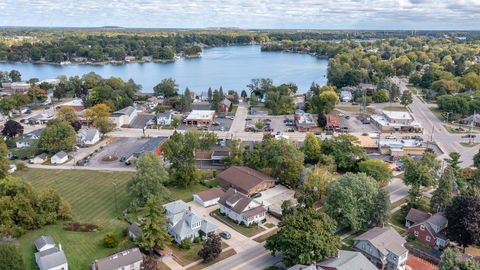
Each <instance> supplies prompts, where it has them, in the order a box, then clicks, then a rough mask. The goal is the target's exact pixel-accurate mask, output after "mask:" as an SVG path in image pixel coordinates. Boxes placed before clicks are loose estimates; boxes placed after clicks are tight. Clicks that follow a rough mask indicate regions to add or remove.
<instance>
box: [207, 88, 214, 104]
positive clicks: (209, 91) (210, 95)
mask: <svg viewBox="0 0 480 270" xmlns="http://www.w3.org/2000/svg"><path fill="white" fill-rule="evenodd" d="M207 95H208V102H212V97H213V92H212V88H211V87H209V88H208V92H207Z"/></svg>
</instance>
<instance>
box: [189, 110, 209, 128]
mask: <svg viewBox="0 0 480 270" xmlns="http://www.w3.org/2000/svg"><path fill="white" fill-rule="evenodd" d="M214 122H215V111H212V110H193V111H192V112H191V113H190V114H189V115H188V116H187V118H185V123H186V124H187V125H195V126H196V125H200V126H210V125H212V124H213V123H214Z"/></svg>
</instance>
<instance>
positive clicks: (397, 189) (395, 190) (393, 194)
mask: <svg viewBox="0 0 480 270" xmlns="http://www.w3.org/2000/svg"><path fill="white" fill-rule="evenodd" d="M409 189H410V188H409V187H408V186H407V185H405V183H403V180H402V179H400V178H395V177H394V178H392V181H390V183H389V184H388V185H387V186H385V187H384V188H383V190H384V191H385V192H387V193H388V195H389V196H390V203H395V202H397V201H399V200H401V199H403V198H405V197H406V196H408V190H409Z"/></svg>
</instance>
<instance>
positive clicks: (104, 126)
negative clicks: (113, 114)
mask: <svg viewBox="0 0 480 270" xmlns="http://www.w3.org/2000/svg"><path fill="white" fill-rule="evenodd" d="M93 125H94V126H95V127H96V128H97V129H98V131H99V132H100V133H101V134H102V136H105V134H107V133H108V132H110V131H112V130H113V129H114V128H115V124H113V123H112V122H110V120H108V118H107V117H101V118H98V119H96V120H95V121H94V122H93Z"/></svg>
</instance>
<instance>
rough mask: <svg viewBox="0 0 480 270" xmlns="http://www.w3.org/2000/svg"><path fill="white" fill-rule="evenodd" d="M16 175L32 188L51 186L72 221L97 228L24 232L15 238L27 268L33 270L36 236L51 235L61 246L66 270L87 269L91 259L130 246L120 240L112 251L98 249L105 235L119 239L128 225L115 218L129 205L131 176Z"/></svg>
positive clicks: (72, 172)
mask: <svg viewBox="0 0 480 270" xmlns="http://www.w3.org/2000/svg"><path fill="white" fill-rule="evenodd" d="M17 175H18V176H19V177H20V178H21V179H23V180H26V181H28V182H30V183H31V184H32V186H33V187H34V188H39V189H40V188H48V187H52V188H55V189H56V190H58V192H60V194H61V195H62V196H63V198H64V199H65V200H66V201H67V202H68V203H69V204H70V206H71V208H72V214H73V220H75V221H79V222H82V223H95V224H97V225H100V226H101V230H100V231H99V232H90V233H86V232H69V231H65V230H63V228H62V226H61V225H60V224H59V225H51V226H46V227H44V228H42V229H40V230H36V231H31V232H28V233H27V234H25V235H24V236H22V237H20V239H19V241H20V245H21V250H22V253H23V256H24V260H25V262H26V265H27V269H31V270H34V269H37V266H36V264H35V258H34V245H33V242H34V241H35V239H36V238H37V237H38V236H40V235H51V236H52V237H53V238H54V240H55V241H56V242H57V243H60V244H62V248H63V249H64V250H65V254H66V256H67V260H68V264H69V268H70V269H73V270H75V269H79V270H83V269H85V270H86V269H91V266H90V265H91V263H92V261H93V260H94V259H98V258H103V257H105V256H107V255H109V254H111V253H114V252H117V251H120V250H122V249H125V248H128V247H131V246H132V243H131V242H129V241H127V240H126V239H123V240H122V243H121V244H120V245H119V247H117V248H115V249H108V248H105V247H103V246H102V242H103V237H104V236H105V235H106V234H107V233H114V234H116V235H117V236H119V237H120V236H121V232H122V230H123V229H124V228H126V227H127V225H128V224H127V223H126V222H123V221H120V220H118V219H117V218H116V217H117V216H118V214H119V213H121V210H122V209H125V208H126V207H127V206H128V205H129V203H130V200H131V198H130V196H129V195H128V193H127V190H126V184H127V182H128V181H129V180H130V178H131V177H132V175H133V174H132V173H129V172H97V171H82V170H63V171H61V170H40V169H27V170H25V171H23V172H20V173H18V174H17ZM112 181H115V183H116V184H117V188H116V189H117V191H116V193H117V205H118V209H119V211H116V209H115V197H114V192H113V185H112Z"/></svg>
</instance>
